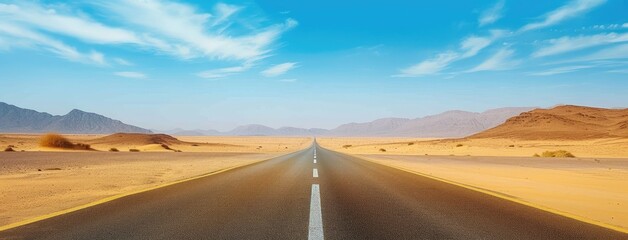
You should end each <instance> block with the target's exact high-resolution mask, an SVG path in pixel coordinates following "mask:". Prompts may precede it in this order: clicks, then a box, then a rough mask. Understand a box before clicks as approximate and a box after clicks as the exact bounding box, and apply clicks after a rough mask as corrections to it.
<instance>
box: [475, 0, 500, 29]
mask: <svg viewBox="0 0 628 240" xmlns="http://www.w3.org/2000/svg"><path fill="white" fill-rule="evenodd" d="M503 10H504V0H499V1H497V3H495V5H494V6H493V7H491V8H489V9H487V10H486V11H484V12H483V13H482V15H480V18H479V19H478V24H479V25H480V27H481V26H484V25H488V24H492V23H494V22H496V21H497V20H499V19H500V18H502V16H503V13H502V12H503Z"/></svg>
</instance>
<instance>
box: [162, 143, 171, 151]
mask: <svg viewBox="0 0 628 240" xmlns="http://www.w3.org/2000/svg"><path fill="white" fill-rule="evenodd" d="M161 147H162V148H164V149H166V150H172V148H170V146H168V145H166V144H161Z"/></svg>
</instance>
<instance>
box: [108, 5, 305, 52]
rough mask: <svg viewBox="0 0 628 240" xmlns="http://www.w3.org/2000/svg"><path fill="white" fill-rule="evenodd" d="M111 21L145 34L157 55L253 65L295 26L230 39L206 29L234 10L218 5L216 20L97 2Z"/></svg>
mask: <svg viewBox="0 0 628 240" xmlns="http://www.w3.org/2000/svg"><path fill="white" fill-rule="evenodd" d="M100 5H102V6H103V7H104V8H105V9H107V10H108V11H109V12H110V13H111V14H112V17H115V18H118V19H121V20H122V21H124V22H125V23H127V24H129V25H131V26H132V27H134V28H138V29H139V30H141V31H143V32H145V34H144V35H143V36H145V37H147V38H149V40H148V42H149V43H150V44H151V45H152V46H153V47H156V48H158V49H159V50H161V51H164V52H166V53H169V54H172V55H176V56H180V57H183V58H195V57H208V58H211V59H218V60H240V61H254V60H258V59H261V58H264V57H266V56H267V54H268V53H269V52H270V45H271V44H272V43H273V42H274V41H275V40H276V39H277V38H278V37H279V36H280V35H281V34H282V33H283V32H285V31H287V30H289V29H291V28H293V27H295V26H296V25H297V22H296V21H295V20H293V19H287V20H286V21H285V22H284V23H281V24H275V25H271V26H267V27H260V28H258V29H255V30H251V31H249V32H247V33H245V34H240V35H234V34H229V33H227V32H224V29H222V28H221V29H212V28H210V27H208V26H213V25H214V24H220V23H222V22H223V21H227V20H229V17H230V16H232V15H233V13H235V12H236V11H237V9H238V8H237V7H234V6H231V5H226V4H219V5H217V6H216V13H215V15H216V17H214V18H212V14H210V13H202V12H199V11H198V10H197V9H196V8H194V7H192V6H190V5H187V4H183V3H178V2H171V1H159V2H157V1H121V0H116V1H107V2H101V3H100Z"/></svg>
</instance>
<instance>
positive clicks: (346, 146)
mask: <svg viewBox="0 0 628 240" xmlns="http://www.w3.org/2000/svg"><path fill="white" fill-rule="evenodd" d="M350 147H353V145H351V144H347V145H342V148H350Z"/></svg>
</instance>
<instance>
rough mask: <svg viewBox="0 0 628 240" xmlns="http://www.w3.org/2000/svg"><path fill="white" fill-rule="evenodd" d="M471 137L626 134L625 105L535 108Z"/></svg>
mask: <svg viewBox="0 0 628 240" xmlns="http://www.w3.org/2000/svg"><path fill="white" fill-rule="evenodd" d="M471 138H513V139H535V140H546V139H550V140H554V139H576V140H579V139H592V138H628V108H623V109H606V108H594V107H583V106H573V105H564V106H557V107H554V108H550V109H534V110H532V111H529V112H524V113H521V114H520V115H518V116H515V117H512V118H510V119H508V120H507V121H506V122H504V123H503V124H501V125H499V126H497V127H495V128H491V129H488V130H486V131H483V132H481V133H478V134H475V135H473V136H471Z"/></svg>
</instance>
